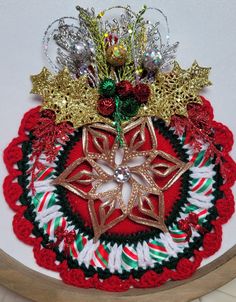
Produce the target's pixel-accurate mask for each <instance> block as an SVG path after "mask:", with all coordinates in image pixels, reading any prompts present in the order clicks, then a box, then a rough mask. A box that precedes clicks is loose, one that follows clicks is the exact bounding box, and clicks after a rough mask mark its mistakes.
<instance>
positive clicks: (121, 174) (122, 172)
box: [114, 166, 131, 183]
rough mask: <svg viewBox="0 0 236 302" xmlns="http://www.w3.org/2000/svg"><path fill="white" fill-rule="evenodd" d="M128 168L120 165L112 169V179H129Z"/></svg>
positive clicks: (123, 180) (124, 180) (121, 181)
mask: <svg viewBox="0 0 236 302" xmlns="http://www.w3.org/2000/svg"><path fill="white" fill-rule="evenodd" d="M130 176H131V175H130V170H129V168H128V167H123V166H120V167H118V168H116V169H115V171H114V179H115V180H116V181H117V182H119V183H124V182H127V181H128V180H129V179H130Z"/></svg>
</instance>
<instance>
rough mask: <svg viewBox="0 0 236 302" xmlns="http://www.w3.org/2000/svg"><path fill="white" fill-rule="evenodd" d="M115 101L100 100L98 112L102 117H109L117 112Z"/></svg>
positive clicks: (110, 99)
mask: <svg viewBox="0 0 236 302" xmlns="http://www.w3.org/2000/svg"><path fill="white" fill-rule="evenodd" d="M115 107H116V104H115V101H114V100H113V99H112V98H106V99H100V100H99V101H98V111H99V113H100V114H101V115H104V116H109V115H111V114H112V113H113V112H114V111H115Z"/></svg>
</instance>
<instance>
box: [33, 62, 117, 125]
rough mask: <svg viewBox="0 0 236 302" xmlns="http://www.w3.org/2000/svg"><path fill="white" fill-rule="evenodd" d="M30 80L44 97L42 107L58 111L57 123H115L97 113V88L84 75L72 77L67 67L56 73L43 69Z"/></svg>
mask: <svg viewBox="0 0 236 302" xmlns="http://www.w3.org/2000/svg"><path fill="white" fill-rule="evenodd" d="M31 80H32V84H33V88H32V90H31V93H34V94H37V95H40V96H41V97H42V98H43V104H42V109H49V110H53V111H54V112H55V114H56V123H61V122H65V121H67V122H71V123H72V124H73V126H74V128H77V127H81V126H84V125H86V124H92V123H96V122H103V123H107V124H111V123H112V121H111V120H110V119H108V118H104V117H103V116H101V115H100V114H99V113H98V111H97V101H98V98H99V93H98V90H97V89H96V88H92V87H90V86H89V84H88V79H87V78H86V77H85V76H84V77H80V78H78V79H73V78H72V77H71V75H70V72H69V70H68V69H67V68H65V69H64V70H62V71H61V72H59V73H58V74H57V75H53V74H51V73H50V72H49V71H48V70H47V68H43V70H42V71H41V72H40V73H39V74H38V75H33V76H31Z"/></svg>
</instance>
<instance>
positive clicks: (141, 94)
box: [133, 83, 151, 104]
mask: <svg viewBox="0 0 236 302" xmlns="http://www.w3.org/2000/svg"><path fill="white" fill-rule="evenodd" d="M133 93H134V96H135V98H136V99H137V100H138V102H139V103H141V104H142V103H146V102H147V101H148V98H149V96H150V94H151V90H150V88H149V86H148V85H146V84H142V83H141V84H138V85H136V86H135V87H134V88H133Z"/></svg>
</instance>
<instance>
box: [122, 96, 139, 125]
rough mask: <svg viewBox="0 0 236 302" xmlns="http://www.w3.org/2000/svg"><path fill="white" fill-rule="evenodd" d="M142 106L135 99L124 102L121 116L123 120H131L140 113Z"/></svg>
mask: <svg viewBox="0 0 236 302" xmlns="http://www.w3.org/2000/svg"><path fill="white" fill-rule="evenodd" d="M139 107H140V104H139V103H138V102H137V101H136V100H135V99H133V98H128V99H125V100H123V101H122V105H121V114H122V117H123V119H125V120H126V119H129V118H130V117H133V116H135V115H136V114H137V113H138V110H139Z"/></svg>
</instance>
